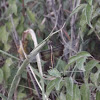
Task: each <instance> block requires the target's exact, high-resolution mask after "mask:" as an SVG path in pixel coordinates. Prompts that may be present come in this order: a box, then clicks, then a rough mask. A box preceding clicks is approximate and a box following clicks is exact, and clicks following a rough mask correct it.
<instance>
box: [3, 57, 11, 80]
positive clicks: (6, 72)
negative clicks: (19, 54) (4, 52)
mask: <svg viewBox="0 0 100 100" xmlns="http://www.w3.org/2000/svg"><path fill="white" fill-rule="evenodd" d="M11 64H12V60H11V58H8V59H7V60H6V62H5V65H4V66H3V73H4V79H5V80H7V79H8V78H9V77H10V74H11V73H10V65H11Z"/></svg>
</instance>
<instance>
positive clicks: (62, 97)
mask: <svg viewBox="0 0 100 100" xmlns="http://www.w3.org/2000/svg"><path fill="white" fill-rule="evenodd" d="M60 100H66V95H65V94H64V93H62V92H61V93H60Z"/></svg>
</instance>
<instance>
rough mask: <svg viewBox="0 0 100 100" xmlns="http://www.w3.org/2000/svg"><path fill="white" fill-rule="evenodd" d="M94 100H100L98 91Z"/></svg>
mask: <svg viewBox="0 0 100 100" xmlns="http://www.w3.org/2000/svg"><path fill="white" fill-rule="evenodd" d="M96 100H100V91H97V92H96Z"/></svg>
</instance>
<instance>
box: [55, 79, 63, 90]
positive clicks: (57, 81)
mask: <svg viewBox="0 0 100 100" xmlns="http://www.w3.org/2000/svg"><path fill="white" fill-rule="evenodd" d="M61 81H62V78H57V79H56V85H55V88H56V90H57V91H60V88H61V85H60V83H61Z"/></svg>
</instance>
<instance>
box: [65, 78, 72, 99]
mask: <svg viewBox="0 0 100 100" xmlns="http://www.w3.org/2000/svg"><path fill="white" fill-rule="evenodd" d="M65 84H66V90H67V93H68V94H69V95H70V96H72V97H73V84H74V83H73V79H72V77H69V78H65Z"/></svg>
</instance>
